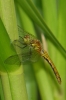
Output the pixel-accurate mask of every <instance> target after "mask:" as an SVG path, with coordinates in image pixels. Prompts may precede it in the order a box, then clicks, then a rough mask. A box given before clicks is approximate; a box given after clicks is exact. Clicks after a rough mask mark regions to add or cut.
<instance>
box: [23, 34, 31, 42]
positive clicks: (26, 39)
mask: <svg viewBox="0 0 66 100" xmlns="http://www.w3.org/2000/svg"><path fill="white" fill-rule="evenodd" d="M24 42H25V43H26V44H29V43H30V36H29V35H25V36H24Z"/></svg>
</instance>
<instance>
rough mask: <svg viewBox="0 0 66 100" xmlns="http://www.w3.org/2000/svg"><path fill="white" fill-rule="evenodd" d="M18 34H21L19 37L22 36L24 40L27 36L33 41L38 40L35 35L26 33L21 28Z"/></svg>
mask: <svg viewBox="0 0 66 100" xmlns="http://www.w3.org/2000/svg"><path fill="white" fill-rule="evenodd" d="M18 32H19V36H21V37H22V38H24V36H25V35H29V36H30V38H31V39H36V37H35V36H34V35H32V34H30V33H28V32H26V31H24V30H23V29H22V28H21V27H20V26H18Z"/></svg>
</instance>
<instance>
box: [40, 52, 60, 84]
mask: <svg viewBox="0 0 66 100" xmlns="http://www.w3.org/2000/svg"><path fill="white" fill-rule="evenodd" d="M41 55H42V57H43V58H45V59H46V61H47V62H48V63H49V64H50V66H51V68H52V70H53V72H54V74H55V76H56V78H57V80H58V82H59V83H61V78H60V75H59V73H58V71H57V69H56V67H55V65H54V64H53V62H52V60H51V59H50V57H49V55H48V53H47V52H46V51H44V52H42V53H41Z"/></svg>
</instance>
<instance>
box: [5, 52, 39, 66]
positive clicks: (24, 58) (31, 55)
mask: <svg viewBox="0 0 66 100" xmlns="http://www.w3.org/2000/svg"><path fill="white" fill-rule="evenodd" d="M38 56H39V55H38V54H37V52H28V53H25V54H18V55H12V56H10V57H8V58H7V59H6V60H5V64H9V65H21V63H23V64H24V63H25V64H26V62H28V61H31V62H35V61H37V59H38V58H39V57H38Z"/></svg>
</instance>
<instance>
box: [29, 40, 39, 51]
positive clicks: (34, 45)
mask: <svg viewBox="0 0 66 100" xmlns="http://www.w3.org/2000/svg"><path fill="white" fill-rule="evenodd" d="M31 45H32V47H33V48H34V49H35V50H36V51H38V52H41V43H40V41H39V40H32V41H31Z"/></svg>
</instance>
